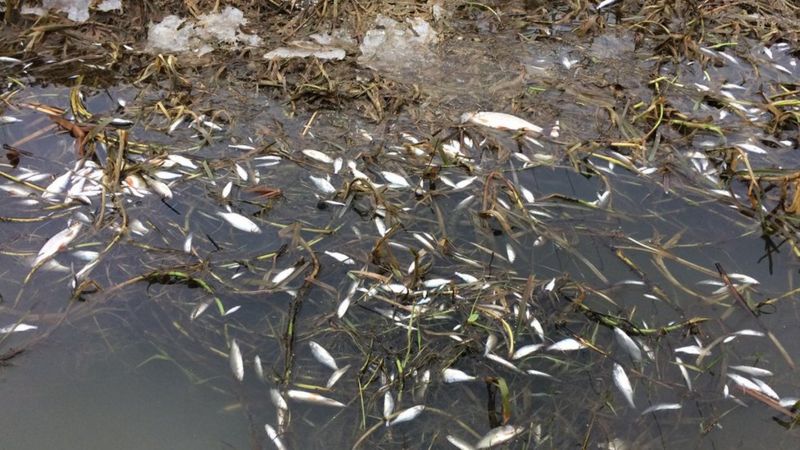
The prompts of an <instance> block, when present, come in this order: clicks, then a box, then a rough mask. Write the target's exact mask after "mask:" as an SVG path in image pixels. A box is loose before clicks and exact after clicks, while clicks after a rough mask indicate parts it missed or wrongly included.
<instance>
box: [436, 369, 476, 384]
mask: <svg viewBox="0 0 800 450" xmlns="http://www.w3.org/2000/svg"><path fill="white" fill-rule="evenodd" d="M477 378H478V377H475V376H472V375H468V374H467V373H465V372H463V371H461V370H458V369H451V368H447V369H444V370H443V371H442V379H443V381H444V382H445V383H461V382H464V381H473V380H476V379H477Z"/></svg>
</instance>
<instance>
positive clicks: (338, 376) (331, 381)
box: [325, 364, 350, 389]
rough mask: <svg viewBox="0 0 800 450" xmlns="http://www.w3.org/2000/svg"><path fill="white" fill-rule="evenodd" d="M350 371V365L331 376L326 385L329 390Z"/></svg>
mask: <svg viewBox="0 0 800 450" xmlns="http://www.w3.org/2000/svg"><path fill="white" fill-rule="evenodd" d="M348 370H350V364H348V365H346V366H344V367H342V368H341V369H339V370H337V371H335V372H333V373H332V374H331V376H330V378H328V382H327V383H325V387H326V388H328V389H330V388H332V387H333V385H335V384H336V383H337V382H338V381H339V379H341V378H342V376H343V375H344V374H345V372H347V371H348Z"/></svg>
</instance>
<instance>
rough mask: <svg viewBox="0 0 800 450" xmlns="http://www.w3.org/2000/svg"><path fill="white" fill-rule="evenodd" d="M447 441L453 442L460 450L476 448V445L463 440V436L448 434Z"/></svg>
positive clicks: (473, 449)
mask: <svg viewBox="0 0 800 450" xmlns="http://www.w3.org/2000/svg"><path fill="white" fill-rule="evenodd" d="M446 439H447V442H449V443H451V444H453V447H455V448H457V449H458V450H475V447H473V446H472V444H470V443H468V442H466V441H464V440H462V439H461V438H457V437H455V436H453V435H449V434H448V435H447V436H446Z"/></svg>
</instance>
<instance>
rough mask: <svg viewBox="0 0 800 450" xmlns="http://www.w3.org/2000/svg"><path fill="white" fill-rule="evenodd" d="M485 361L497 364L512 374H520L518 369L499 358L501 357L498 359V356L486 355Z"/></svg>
mask: <svg viewBox="0 0 800 450" xmlns="http://www.w3.org/2000/svg"><path fill="white" fill-rule="evenodd" d="M486 359H488V360H491V361H494V362H496V363H497V364H500V365H501V366H505V367H506V368H508V369H511V370H513V371H514V372H520V370H519V368H518V367H517V366H515V365H514V364H512V363H511V362H509V361H506V360H505V359H503V358H501V357H499V356H497V355H495V354H492V353H489V354H488V355H486Z"/></svg>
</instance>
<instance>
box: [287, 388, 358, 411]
mask: <svg viewBox="0 0 800 450" xmlns="http://www.w3.org/2000/svg"><path fill="white" fill-rule="evenodd" d="M286 396H287V397H289V398H290V399H292V400H295V401H298V402H304V403H312V404H315V405H323V406H335V407H337V408H344V407H345V404H344V403H341V402H338V401H336V400H334V399H332V398H328V397H323V396H321V395H319V394H314V393H313V392H306V391H300V390H297V389H290V390H288V391H286Z"/></svg>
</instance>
